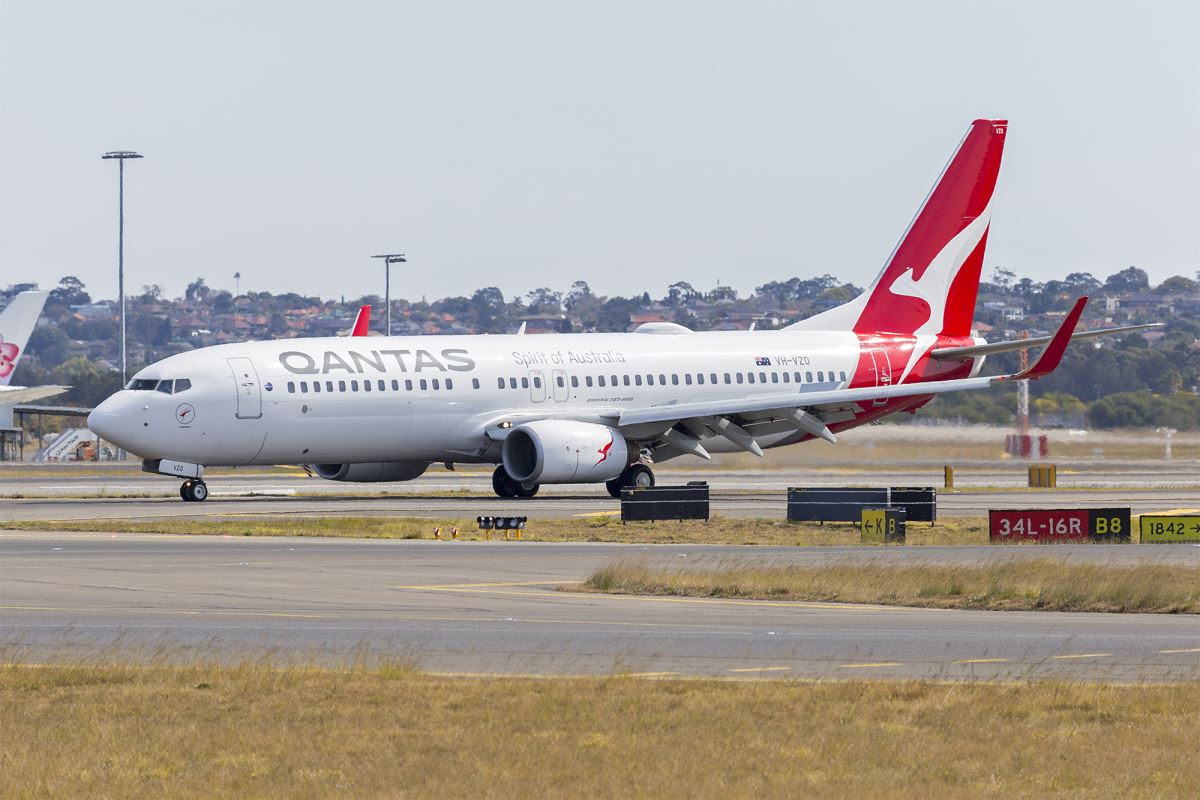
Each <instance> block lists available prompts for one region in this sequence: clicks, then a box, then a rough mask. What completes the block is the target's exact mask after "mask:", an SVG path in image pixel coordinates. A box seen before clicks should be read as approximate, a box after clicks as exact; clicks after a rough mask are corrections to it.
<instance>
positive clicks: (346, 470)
mask: <svg viewBox="0 0 1200 800" xmlns="http://www.w3.org/2000/svg"><path fill="white" fill-rule="evenodd" d="M313 469H314V470H315V471H316V473H317V474H318V475H320V476H321V477H322V478H324V479H325V480H327V481H348V482H351V483H383V482H387V481H411V480H412V479H413V478H419V477H421V475H422V474H423V473H424V472H425V470H427V469H429V464H428V463H426V462H424V461H374V462H367V463H362V464H314V465H313Z"/></svg>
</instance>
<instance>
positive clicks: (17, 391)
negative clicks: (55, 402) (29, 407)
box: [0, 386, 71, 406]
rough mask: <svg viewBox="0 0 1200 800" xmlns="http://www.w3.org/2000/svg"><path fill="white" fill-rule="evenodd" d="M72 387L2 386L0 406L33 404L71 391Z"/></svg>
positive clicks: (0, 389)
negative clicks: (35, 401)
mask: <svg viewBox="0 0 1200 800" xmlns="http://www.w3.org/2000/svg"><path fill="white" fill-rule="evenodd" d="M70 388H71V387H70V386H0V405H3V406H11V405H16V404H17V403H31V402H33V401H34V400H44V399H45V398H47V397H54V396H55V395H60V394H62V393H63V392H65V391H67V390H68V389H70Z"/></svg>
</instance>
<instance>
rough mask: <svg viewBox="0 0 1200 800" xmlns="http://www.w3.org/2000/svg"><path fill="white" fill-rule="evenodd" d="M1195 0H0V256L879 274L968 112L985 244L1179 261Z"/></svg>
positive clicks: (1195, 248) (409, 288)
mask: <svg viewBox="0 0 1200 800" xmlns="http://www.w3.org/2000/svg"><path fill="white" fill-rule="evenodd" d="M1198 9H1200V5H1198V4H1195V3H1190V2H1176V3H1166V2H1159V3H1136V4H1135V3H1121V4H1109V3H1083V2H1079V3H1052V2H1040V3H1020V2H1017V3H1013V2H990V3H964V2H961V1H959V2H947V3H913V2H907V3H894V4H884V3H836V2H822V3H812V4H808V3H799V2H780V3H756V2H738V3H732V2H730V3H706V2H695V1H694V0H690V1H688V2H683V1H682V0H681V1H679V2H647V1H645V0H643V1H642V2H604V3H599V2H595V3H575V2H514V1H512V0H509V1H508V2H503V3H500V2H496V3H465V2H444V3H435V2H425V3H401V2H391V3H384V2H380V3H364V2H338V3H327V4H315V3H311V2H286V3H285V2H278V3H266V2H245V1H243V2H203V3H181V2H166V1H165V0H153V1H152V2H141V3H137V2H104V3H98V2H73V3H72V2H61V3H55V2H17V1H16V0H0V108H2V109H3V116H2V117H0V119H2V120H3V125H2V126H0V144H3V147H4V151H5V157H4V158H3V160H2V162H0V163H2V166H0V219H2V220H3V222H2V223H0V284H7V283H11V282H16V281H21V280H30V279H33V280H39V281H41V282H42V283H43V285H44V286H46V285H48V284H51V283H53V281H55V280H57V278H58V277H59V276H60V275H62V274H64V273H74V274H77V275H79V276H80V277H81V278H82V279H83V280H84V281H85V282H86V283H87V284H88V286H89V288H90V289H91V290H92V291H93V294H94V295H97V296H102V297H111V296H115V294H116V167H115V165H114V164H113V163H110V162H102V161H101V160H100V158H99V157H100V154H101V153H102V152H104V151H105V150H110V149H118V148H129V149H136V150H139V151H140V152H142V153H143V154H144V155H145V156H146V158H145V160H144V161H141V162H134V163H132V164H130V165H129V167H128V169H127V175H126V177H127V195H126V197H127V212H128V224H127V229H126V234H127V237H126V242H127V259H126V268H127V284H128V285H129V286H130V287H131V291H135V290H137V289H139V288H140V287H141V286H142V285H143V284H148V283H159V284H161V285H162V286H163V287H164V288H165V289H166V291H167V292H168V293H169V294H171V295H176V294H179V293H181V292H182V290H183V287H184V286H185V285H186V283H187V282H188V281H190V280H192V279H194V278H195V277H196V276H199V275H203V276H204V277H205V278H206V279H207V281H208V283H209V285H212V286H217V287H228V288H232V286H233V279H232V275H233V273H234V272H235V271H240V272H241V273H242V276H243V278H242V288H243V290H246V289H253V290H270V291H274V292H282V291H298V292H304V293H319V294H321V295H324V296H331V295H332V296H336V295H339V294H345V295H346V296H347V297H350V296H357V295H359V294H362V293H365V292H372V291H378V292H380V293H382V288H383V281H382V275H381V274H380V273H381V272H382V268H381V267H379V265H378V262H372V261H370V260H369V259H368V256H370V255H371V254H372V253H376V252H384V251H389V250H397V249H398V250H400V251H404V252H407V253H408V254H409V256H410V260H411V263H410V264H409V265H408V267H407V268H399V267H398V268H394V272H393V277H394V280H393V289H394V294H397V295H405V296H409V297H417V296H420V295H422V294H428V295H429V296H430V297H431V298H432V297H435V296H442V295H446V294H459V293H468V292H470V291H471V290H473V289H475V288H476V287H479V286H485V285H497V286H499V287H500V288H501V289H503V290H504V292H505V293H506V294H512V293H514V292H521V293H524V292H526V291H528V290H529V289H532V288H534V287H537V286H542V285H548V286H551V287H554V288H557V289H566V288H567V287H568V286H569V285H570V283H571V281H573V280H576V279H584V280H587V281H588V282H589V283H590V284H591V285H592V287H593V289H595V290H596V291H598V292H602V293H628V292H631V291H633V290H637V291H641V290H643V289H646V290H649V291H650V292H651V293H652V294H655V295H659V294H662V293H664V291H665V287H666V286H667V285H668V284H669V283H671V282H673V281H676V280H688V281H691V282H692V283H693V284H695V285H696V286H697V287H701V288H709V287H711V286H713V285H714V284H715V283H716V281H717V280H718V278H719V279H720V280H721V281H722V282H723V283H726V284H731V285H733V286H735V287H737V288H738V289H739V290H741V291H743V292H745V291H748V290H750V289H752V288H753V287H754V286H756V285H759V284H762V283H764V282H766V281H769V280H775V279H784V278H787V277H790V276H792V275H797V274H800V275H810V274H816V273H822V272H831V273H833V274H835V275H838V276H840V277H842V278H844V279H848V280H853V281H855V282H857V283H860V284H862V283H865V282H866V281H868V280H870V278H871V277H873V276H874V274H875V272H877V271H878V269H879V267H880V265H881V262H882V261H883V259H884V258H885V257H886V256H887V254H888V252H889V251H890V250H891V247H892V245H893V244H894V241H895V239H896V237H897V236H898V235H899V234H900V232H901V231H902V230H903V229H904V227H905V225H906V224H907V222H908V220H909V218H910V216H911V215H912V213H913V211H914V210H915V208H916V206H917V204H918V203H919V201H920V200H921V198H922V197H923V196H924V193H925V191H926V190H927V189H928V186H929V184H930V183H931V181H932V180H933V179H934V177H935V176H936V174H937V172H938V171H939V169H940V168H941V166H942V164H943V163H944V161H945V159H946V158H947V157H948V156H949V154H950V151H951V149H952V148H953V147H954V145H955V144H956V143H957V141H958V139H959V137H960V136H961V135H962V133H963V132H964V131H965V129H966V126H967V124H968V123H969V122H970V121H971V120H972V119H973V118H975V117H980V116H1004V117H1008V118H1009V119H1010V121H1011V126H1012V127H1011V132H1010V134H1009V138H1008V145H1007V152H1006V154H1005V166H1004V167H1003V169H1002V172H1001V178H1000V189H999V190H998V195H997V200H996V207H995V212H994V221H993V226H992V235H991V237H990V239H989V250H988V258H987V267H986V269H987V271H989V272H990V271H991V269H992V268H993V267H994V266H996V265H1002V266H1005V267H1008V268H1010V269H1013V270H1014V271H1016V272H1017V273H1018V274H1021V275H1029V276H1032V277H1035V278H1039V279H1044V278H1047V277H1051V276H1061V275H1063V274H1066V273H1067V272H1071V271H1080V270H1086V271H1091V272H1095V273H1098V274H1107V273H1109V272H1112V271H1115V270H1117V269H1120V268H1122V267H1124V266H1127V265H1129V264H1137V265H1138V266H1141V267H1143V268H1144V269H1146V270H1147V271H1148V272H1149V273H1150V275H1151V278H1152V280H1156V281H1157V280H1161V279H1163V278H1165V277H1168V276H1169V275H1172V274H1177V273H1182V274H1185V275H1189V276H1191V275H1192V274H1193V273H1194V272H1195V271H1196V270H1198V269H1200V245H1198V244H1197V240H1198V238H1200V224H1198V223H1200V188H1198V187H1200V155H1198V154H1200V145H1198V144H1197V139H1198V137H1200V91H1198V90H1197V86H1196V80H1197V78H1198V77H1200V48H1198V47H1197V46H1196V41H1197V39H1198V38H1200V36H1198V34H1200V24H1198V23H1200V11H1198Z"/></svg>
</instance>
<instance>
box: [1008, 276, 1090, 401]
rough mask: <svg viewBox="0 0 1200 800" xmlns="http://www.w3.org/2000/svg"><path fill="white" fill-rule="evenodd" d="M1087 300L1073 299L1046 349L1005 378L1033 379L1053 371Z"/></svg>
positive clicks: (1011, 379)
mask: <svg viewBox="0 0 1200 800" xmlns="http://www.w3.org/2000/svg"><path fill="white" fill-rule="evenodd" d="M1087 301H1088V299H1087V297H1086V296H1085V297H1081V298H1079V299H1078V300H1076V301H1075V306H1074V308H1072V309H1071V311H1070V312H1069V313H1068V314H1067V317H1066V319H1064V320H1063V321H1062V324H1061V325H1059V326H1058V330H1056V331H1055V332H1054V336H1053V337H1052V338H1051V339H1050V343H1049V344H1048V345H1046V349H1045V350H1043V351H1042V353H1041V355H1039V356H1038V358H1037V361H1035V362H1033V363H1032V364H1030V365H1029V366H1028V367H1026V368H1025V369H1023V370H1021V371H1020V372H1018V373H1017V374H1015V375H1010V376H1008V377H1007V378H1005V380H1010V381H1023V380H1034V379H1037V378H1040V377H1042V376H1043V375H1049V374H1050V373H1051V372H1054V370H1055V369H1057V368H1058V362H1060V361H1062V357H1063V353H1064V352H1066V349H1067V345H1068V344H1070V343H1071V334H1072V333H1074V332H1075V326H1076V325H1078V324H1079V317H1080V316H1082V315H1083V307H1084V306H1086V305H1087Z"/></svg>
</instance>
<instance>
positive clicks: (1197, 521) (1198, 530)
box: [1141, 514, 1200, 544]
mask: <svg viewBox="0 0 1200 800" xmlns="http://www.w3.org/2000/svg"><path fill="white" fill-rule="evenodd" d="M1141 525H1142V543H1143V544H1162V543H1170V542H1200V514H1189V515H1187V516H1183V515H1180V516H1175V515H1166V514H1143V515H1142V518H1141Z"/></svg>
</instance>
